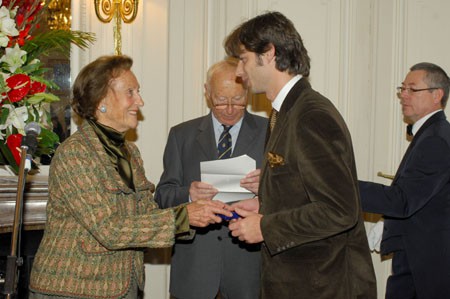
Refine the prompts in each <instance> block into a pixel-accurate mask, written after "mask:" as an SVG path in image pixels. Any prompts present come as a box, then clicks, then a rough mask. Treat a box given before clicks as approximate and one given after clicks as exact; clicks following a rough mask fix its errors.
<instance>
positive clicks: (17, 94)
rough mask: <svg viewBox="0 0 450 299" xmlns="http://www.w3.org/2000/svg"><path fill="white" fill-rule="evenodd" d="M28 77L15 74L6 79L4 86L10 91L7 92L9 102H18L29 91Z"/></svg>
mask: <svg viewBox="0 0 450 299" xmlns="http://www.w3.org/2000/svg"><path fill="white" fill-rule="evenodd" d="M30 82H31V80H30V77H28V76H27V75H24V74H17V75H13V76H11V77H9V78H8V79H6V84H7V85H8V87H9V88H11V90H10V91H8V98H9V100H10V101H11V102H19V101H20V100H22V99H23V98H24V97H25V96H26V95H27V94H28V92H29V91H30V85H31V84H30Z"/></svg>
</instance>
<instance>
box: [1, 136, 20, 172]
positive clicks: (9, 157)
mask: <svg viewBox="0 0 450 299" xmlns="http://www.w3.org/2000/svg"><path fill="white" fill-rule="evenodd" d="M0 153H1V155H2V159H4V160H5V161H6V162H5V164H7V165H11V167H12V169H13V170H14V172H15V173H16V174H17V173H19V165H17V163H16V160H15V159H14V157H13V154H12V153H11V151H10V150H9V148H8V146H7V145H6V143H5V140H2V141H1V142H0Z"/></svg>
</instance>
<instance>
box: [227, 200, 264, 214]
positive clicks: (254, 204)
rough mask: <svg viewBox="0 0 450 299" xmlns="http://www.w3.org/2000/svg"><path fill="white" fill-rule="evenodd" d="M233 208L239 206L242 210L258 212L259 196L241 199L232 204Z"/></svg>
mask: <svg viewBox="0 0 450 299" xmlns="http://www.w3.org/2000/svg"><path fill="white" fill-rule="evenodd" d="M231 208H232V209H233V211H234V209H236V208H239V209H241V210H246V211H248V212H252V213H258V211H259V200H258V197H255V198H249V199H243V200H241V201H238V202H235V203H233V204H231Z"/></svg>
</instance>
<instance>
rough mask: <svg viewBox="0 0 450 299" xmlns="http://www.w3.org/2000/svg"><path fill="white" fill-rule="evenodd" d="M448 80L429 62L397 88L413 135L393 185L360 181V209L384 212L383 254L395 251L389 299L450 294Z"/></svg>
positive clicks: (438, 297) (432, 298) (428, 298)
mask: <svg viewBox="0 0 450 299" xmlns="http://www.w3.org/2000/svg"><path fill="white" fill-rule="evenodd" d="M449 86H450V81H449V78H448V76H447V74H446V73H445V71H444V70H443V69H442V68H440V67H439V66H437V65H435V64H432V63H418V64H416V65H414V66H413V67H411V68H410V72H409V73H408V74H407V76H406V78H405V80H404V81H403V82H402V85H401V86H400V87H398V88H397V90H398V97H399V99H400V104H401V106H402V112H403V116H404V120H405V122H406V123H408V124H409V126H410V128H411V130H410V133H411V134H412V135H413V137H412V141H411V144H410V145H409V147H408V149H407V151H406V153H405V155H404V157H403V159H402V161H401V163H400V166H399V168H398V170H397V173H396V175H395V178H394V180H393V182H392V184H391V186H384V185H381V184H376V183H371V182H360V192H361V200H362V207H363V210H364V211H366V212H372V213H378V214H382V215H383V216H384V231H383V237H382V242H381V253H382V254H390V253H393V259H392V275H391V276H390V277H389V278H388V281H387V287H386V298H388V299H394V298H395V299H397V298H401V299H410V298H418V299H420V298H425V299H442V298H450V283H449V282H450V124H449V123H448V121H447V120H446V117H445V113H444V111H443V109H444V108H445V106H446V104H447V100H448V94H449Z"/></svg>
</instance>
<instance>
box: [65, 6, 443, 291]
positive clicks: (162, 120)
mask: <svg viewBox="0 0 450 299" xmlns="http://www.w3.org/2000/svg"><path fill="white" fill-rule="evenodd" d="M93 2H94V1H88V0H78V1H72V3H73V5H72V12H73V25H72V26H73V29H80V30H85V31H90V32H95V33H96V34H97V38H98V40H97V42H96V43H95V45H94V46H93V47H91V48H90V49H89V51H86V52H80V51H78V50H76V49H74V51H73V53H72V76H73V78H74V77H75V76H76V74H77V73H78V71H79V69H80V68H81V67H82V66H83V65H85V64H86V63H87V62H89V61H92V60H93V59H95V58H97V57H98V56H100V55H104V54H113V52H114V46H113V45H114V44H113V33H112V28H113V25H112V24H102V23H100V22H99V21H98V20H97V19H96V17H95V13H94V7H93ZM264 10H279V11H281V12H282V13H284V14H285V15H286V16H287V17H289V18H290V19H291V20H292V21H293V22H294V24H295V25H296V28H297V30H298V31H299V32H300V34H301V36H302V37H303V40H304V43H305V46H306V47H307V49H308V51H309V53H310V56H311V59H312V70H311V82H312V85H313V87H314V88H315V89H316V90H318V91H319V92H321V93H323V94H325V95H326V96H327V97H329V98H330V100H331V101H333V102H334V103H335V105H336V106H337V107H338V109H339V111H340V112H341V113H342V115H343V116H344V118H345V120H346V121H347V124H348V127H349V129H350V131H351V133H352V138H353V143H354V148H355V155H356V160H357V167H358V174H359V177H360V178H361V179H364V180H373V181H377V182H381V183H385V184H389V183H390V182H389V181H388V180H386V179H383V178H379V177H377V176H376V173H377V172H378V171H383V172H386V173H390V174H393V173H395V170H396V169H397V166H398V164H399V162H400V159H401V157H402V155H403V153H404V151H405V149H406V147H407V141H406V140H405V134H404V128H405V125H404V124H403V123H402V116H401V110H400V105H399V104H398V100H397V99H396V94H395V87H396V86H398V85H399V84H400V83H401V82H402V80H403V78H404V76H405V75H406V73H407V71H408V67H409V66H411V65H413V64H415V63H417V62H420V61H430V62H434V63H437V64H439V65H441V66H442V67H443V68H444V69H446V70H447V71H450V55H449V54H448V49H449V48H450V47H449V46H450V39H448V33H449V26H448V21H447V20H448V13H447V12H448V11H450V1H447V0H316V1H311V0H295V1H292V0H278V1H275V0H259V1H258V0H172V1H169V0H141V1H140V3H139V14H138V17H137V19H136V21H135V22H134V23H133V24H131V25H125V24H124V25H123V26H122V44H123V46H122V52H123V53H124V54H127V55H130V56H131V57H132V58H133V59H134V62H135V64H134V67H133V70H134V72H135V74H136V75H137V77H138V79H139V80H140V83H141V86H142V95H143V98H144V100H145V107H144V109H143V111H142V112H143V115H144V120H143V121H142V123H141V124H140V126H139V128H138V132H137V133H138V139H137V144H138V146H139V147H140V149H141V152H142V154H143V158H144V161H145V166H146V172H147V176H148V177H149V178H150V180H152V181H153V182H155V183H157V182H158V179H159V176H160V174H161V172H162V153H163V150H164V146H165V141H166V138H167V133H168V131H169V129H170V127H171V126H173V125H175V124H177V123H180V122H182V121H185V120H188V119H191V118H194V117H197V116H200V115H203V114H205V113H206V112H207V107H206V105H205V103H204V100H203V98H202V93H203V89H202V86H203V82H204V78H205V71H206V69H207V68H208V66H209V65H211V64H212V63H213V62H215V61H217V60H219V59H220V58H222V57H223V55H224V51H223V48H222V42H223V39H224V37H225V36H226V34H227V33H229V32H230V31H231V30H232V29H233V28H234V27H235V26H237V25H238V24H239V23H240V22H241V21H243V20H245V19H247V18H250V17H252V16H254V15H256V14H257V13H259V12H261V11H264ZM370 226H371V224H370V223H368V224H367V227H370ZM159 254H161V253H159ZM164 255H167V252H166V253H164ZM153 260H158V259H157V257H153ZM373 261H374V264H375V268H376V274H377V279H378V291H379V296H378V297H379V298H384V290H385V287H384V286H385V280H386V278H387V276H388V275H389V271H390V262H389V261H385V262H381V260H380V256H379V255H378V254H373ZM155 263H158V262H154V264H148V265H147V285H146V290H145V297H146V298H154V299H159V298H161V299H162V298H168V293H167V286H168V279H167V277H168V266H167V265H165V264H159V265H156V264H155Z"/></svg>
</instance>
